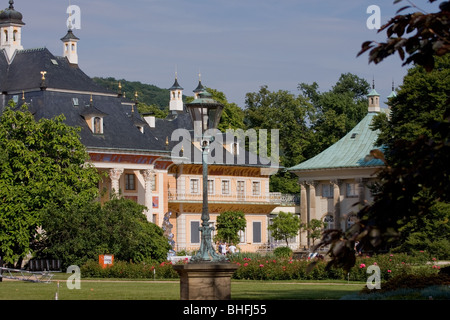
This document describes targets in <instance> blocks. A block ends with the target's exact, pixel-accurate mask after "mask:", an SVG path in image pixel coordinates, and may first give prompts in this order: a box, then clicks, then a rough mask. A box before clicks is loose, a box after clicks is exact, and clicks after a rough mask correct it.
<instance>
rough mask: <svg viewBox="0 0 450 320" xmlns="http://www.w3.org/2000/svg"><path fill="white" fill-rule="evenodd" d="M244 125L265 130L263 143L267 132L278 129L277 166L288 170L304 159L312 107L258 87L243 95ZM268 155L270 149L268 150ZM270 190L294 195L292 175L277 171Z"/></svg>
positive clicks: (285, 93)
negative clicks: (309, 113) (309, 114)
mask: <svg viewBox="0 0 450 320" xmlns="http://www.w3.org/2000/svg"><path fill="white" fill-rule="evenodd" d="M245 103H246V107H245V110H244V112H245V124H246V127H247V129H255V130H260V129H267V130H268V137H267V141H271V136H270V132H271V129H277V130H279V157H280V165H281V166H284V167H291V166H293V165H296V164H298V163H300V162H301V161H303V160H305V159H306V158H305V150H307V149H308V148H309V146H310V143H311V142H310V141H311V134H312V132H311V130H310V129H309V127H308V112H309V111H310V110H311V108H312V106H311V105H310V104H309V103H308V102H307V101H306V99H305V98H304V97H302V96H296V95H294V94H292V93H289V92H288V91H283V90H279V91H277V92H271V91H269V90H268V87H267V86H262V87H261V88H260V90H259V92H254V93H247V95H246V102H245ZM268 153H269V155H270V148H268ZM270 188H271V189H270V190H271V191H276V192H282V193H298V192H300V187H299V185H298V184H297V183H296V177H295V174H292V173H291V172H285V171H283V170H280V171H279V172H278V173H277V174H276V175H272V176H271V187H270Z"/></svg>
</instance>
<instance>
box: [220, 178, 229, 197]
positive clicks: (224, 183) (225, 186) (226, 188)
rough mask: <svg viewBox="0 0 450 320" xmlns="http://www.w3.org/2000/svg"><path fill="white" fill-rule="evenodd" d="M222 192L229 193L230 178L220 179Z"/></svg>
mask: <svg viewBox="0 0 450 320" xmlns="http://www.w3.org/2000/svg"><path fill="white" fill-rule="evenodd" d="M222 194H230V180H222Z"/></svg>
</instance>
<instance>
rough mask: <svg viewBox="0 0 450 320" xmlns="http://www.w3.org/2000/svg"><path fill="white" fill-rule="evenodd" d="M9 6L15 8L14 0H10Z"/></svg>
mask: <svg viewBox="0 0 450 320" xmlns="http://www.w3.org/2000/svg"><path fill="white" fill-rule="evenodd" d="M9 8H10V9H14V0H9Z"/></svg>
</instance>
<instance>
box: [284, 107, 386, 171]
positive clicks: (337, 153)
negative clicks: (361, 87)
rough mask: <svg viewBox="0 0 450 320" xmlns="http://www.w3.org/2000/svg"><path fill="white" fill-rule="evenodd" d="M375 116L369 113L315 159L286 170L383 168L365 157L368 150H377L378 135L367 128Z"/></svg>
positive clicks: (379, 163) (376, 161) (381, 163)
mask: <svg viewBox="0 0 450 320" xmlns="http://www.w3.org/2000/svg"><path fill="white" fill-rule="evenodd" d="M377 114H378V113H377V112H369V113H368V114H367V115H366V116H365V117H364V118H363V119H362V120H361V122H359V123H358V124H357V125H356V126H355V127H354V128H353V129H352V130H351V131H350V132H349V133H347V135H345V136H344V137H343V138H342V139H341V140H339V141H338V142H336V143H335V144H333V145H332V146H330V147H329V148H328V149H325V150H324V151H322V152H321V153H319V154H318V155H316V156H315V157H313V158H311V159H309V160H306V161H304V162H302V163H300V164H298V165H296V166H294V167H292V168H289V169H288V170H290V171H297V170H317V169H336V168H355V167H359V168H361V167H373V166H383V162H382V161H381V160H378V159H371V158H370V157H367V156H368V155H369V152H370V150H372V149H376V148H379V147H377V146H375V141H376V140H377V137H378V133H377V132H376V131H372V130H371V129H370V127H369V126H370V124H371V123H372V119H373V117H374V116H375V115H377Z"/></svg>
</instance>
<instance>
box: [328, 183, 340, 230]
mask: <svg viewBox="0 0 450 320" xmlns="http://www.w3.org/2000/svg"><path fill="white" fill-rule="evenodd" d="M330 182H331V184H332V185H333V212H334V221H335V228H336V229H341V228H342V226H341V189H340V186H341V185H342V181H341V180H337V179H336V180H331V181H330Z"/></svg>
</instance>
